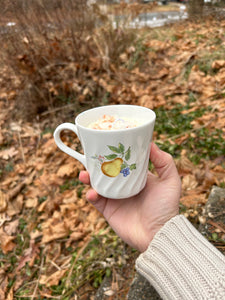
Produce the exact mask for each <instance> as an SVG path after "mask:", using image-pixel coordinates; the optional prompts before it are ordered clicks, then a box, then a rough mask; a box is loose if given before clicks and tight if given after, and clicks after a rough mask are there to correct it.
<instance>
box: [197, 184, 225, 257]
mask: <svg viewBox="0 0 225 300" xmlns="http://www.w3.org/2000/svg"><path fill="white" fill-rule="evenodd" d="M200 222H202V224H200V226H199V228H198V230H199V231H200V233H201V234H202V235H204V236H205V237H206V238H207V239H208V240H209V241H211V242H212V243H213V244H214V246H216V247H217V248H218V250H220V251H221V252H222V253H224V254H225V246H224V243H225V226H224V224H225V189H224V188H220V187H217V186H213V187H212V190H211V192H210V195H209V198H208V201H207V203H206V205H205V208H204V211H203V215H202V217H201V219H200ZM223 241H224V242H223ZM220 246H221V247H220Z"/></svg>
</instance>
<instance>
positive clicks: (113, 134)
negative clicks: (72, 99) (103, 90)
mask: <svg viewBox="0 0 225 300" xmlns="http://www.w3.org/2000/svg"><path fill="white" fill-rule="evenodd" d="M103 115H110V116H117V117H119V118H125V119H127V118H128V119H129V120H135V121H137V122H138V124H139V125H138V126H137V127H134V128H127V129H119V130H118V129H117V130H96V129H92V128H89V127H88V126H89V125H90V123H92V122H95V121H97V120H98V119H99V118H102V117H103ZM154 123H155V113H154V112H153V111H152V110H150V109H148V108H145V107H141V106H136V105H107V106H101V107H96V108H93V109H89V110H86V111H84V112H82V113H80V114H79V115H78V116H77V117H76V119H75V125H74V124H72V123H63V124H61V125H59V126H58V127H57V128H56V130H55V132H54V139H55V142H56V144H57V146H58V147H59V148H60V149H61V150H62V151H64V152H65V153H67V154H68V155H70V156H72V157H74V158H75V159H77V160H79V161H80V162H81V163H82V164H83V165H84V166H85V168H86V169H87V171H88V172H89V175H90V181H91V186H92V187H93V188H94V189H95V190H96V191H97V192H98V193H99V194H100V195H102V196H104V197H107V198H114V199H121V198H127V197H131V196H134V195H136V194H138V193H139V192H140V191H141V190H142V189H143V188H144V186H145V184H146V180H147V173H148V165H149V154H150V146H151V140H152V134H153V130H154ZM65 129H67V130H71V131H73V132H74V133H75V134H76V135H77V136H78V138H79V139H80V142H81V145H82V147H83V150H84V155H83V154H81V153H78V152H77V151H75V150H73V149H71V148H70V147H68V146H66V145H65V144H64V143H63V142H62V140H61V138H60V133H61V131H62V130H65Z"/></svg>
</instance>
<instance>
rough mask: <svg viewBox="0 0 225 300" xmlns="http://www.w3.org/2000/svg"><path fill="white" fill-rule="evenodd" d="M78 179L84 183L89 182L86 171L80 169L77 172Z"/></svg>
mask: <svg viewBox="0 0 225 300" xmlns="http://www.w3.org/2000/svg"><path fill="white" fill-rule="evenodd" d="M79 180H80V181H81V182H83V183H84V184H90V176H89V173H88V172H87V171H81V172H80V174H79Z"/></svg>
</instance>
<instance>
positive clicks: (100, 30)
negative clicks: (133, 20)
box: [0, 0, 135, 118]
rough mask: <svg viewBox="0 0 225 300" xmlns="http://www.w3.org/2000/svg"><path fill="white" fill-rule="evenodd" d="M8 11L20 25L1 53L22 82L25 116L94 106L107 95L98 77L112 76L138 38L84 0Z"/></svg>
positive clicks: (26, 1) (38, 2) (23, 1)
mask: <svg viewBox="0 0 225 300" xmlns="http://www.w3.org/2000/svg"><path fill="white" fill-rule="evenodd" d="M2 1H3V0H2ZM6 2H7V1H6ZM5 7H6V10H7V14H8V15H10V16H11V17H12V19H13V20H14V22H15V23H16V26H14V27H13V30H10V31H9V32H8V33H7V35H5V36H4V37H3V38H2V40H1V42H2V45H3V47H2V49H3V50H4V51H1V53H2V58H3V60H4V62H5V63H7V65H8V66H10V67H11V68H12V69H13V70H14V72H15V74H16V75H17V76H18V77H19V78H20V81H21V88H20V93H19V96H18V99H17V104H18V108H19V109H18V111H20V112H22V113H23V116H28V117H32V118H33V117H34V116H36V115H38V114H40V113H42V112H44V111H46V110H48V109H52V108H55V107H57V106H59V105H65V104H68V102H73V103H76V104H77V105H78V106H79V105H80V104H82V105H84V104H85V103H87V104H89V105H93V104H92V101H93V99H101V98H102V97H103V94H104V91H103V88H102V87H100V86H99V85H98V83H97V82H96V80H93V77H94V76H93V74H96V75H98V74H99V73H104V72H108V73H109V72H111V70H110V64H118V63H119V59H118V58H119V55H120V54H121V53H122V52H123V51H124V49H125V48H126V47H129V45H130V44H131V43H133V41H134V39H135V35H134V33H133V31H129V30H127V31H126V32H125V31H124V30H121V29H114V28H113V27H112V24H111V23H110V22H109V20H108V17H107V16H106V15H105V14H103V13H102V12H101V10H100V9H99V7H98V6H97V5H92V6H88V5H87V4H86V2H85V1H84V0H76V1H73V0H56V1H52V0H32V1H31V0H14V1H10V2H7V5H5ZM0 39H1V38H0ZM98 101H99V102H100V101H101V100H98ZM99 104H100V103H99ZM94 105H96V103H94Z"/></svg>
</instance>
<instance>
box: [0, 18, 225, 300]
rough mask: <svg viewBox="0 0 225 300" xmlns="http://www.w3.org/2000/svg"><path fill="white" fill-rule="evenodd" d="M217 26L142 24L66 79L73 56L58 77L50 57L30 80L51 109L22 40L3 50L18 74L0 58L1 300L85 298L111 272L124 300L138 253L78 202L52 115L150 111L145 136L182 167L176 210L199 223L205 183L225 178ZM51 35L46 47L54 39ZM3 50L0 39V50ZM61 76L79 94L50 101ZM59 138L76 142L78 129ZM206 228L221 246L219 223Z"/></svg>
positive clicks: (223, 84)
mask: <svg viewBox="0 0 225 300" xmlns="http://www.w3.org/2000/svg"><path fill="white" fill-rule="evenodd" d="M224 32H225V21H224V20H223V19H222V20H217V19H216V18H213V17H212V18H207V19H203V20H200V21H198V22H195V23H192V22H190V21H183V22H180V23H177V24H173V25H169V26H165V27H162V28H155V29H147V28H146V29H141V30H139V31H138V33H137V32H136V36H137V37H138V39H135V41H134V40H133V41H131V42H130V44H129V45H127V46H126V47H124V48H123V50H122V52H121V53H119V54H118V55H117V56H116V59H117V63H114V61H113V60H112V61H111V62H108V61H106V60H101V59H100V58H99V56H96V55H95V53H94V52H93V51H92V52H90V53H92V55H93V56H91V54H90V53H89V57H88V64H87V65H85V68H82V72H83V73H82V74H83V75H82V76H83V77H82V78H81V77H79V79H77V77H69V76H68V74H71V73H73V72H74V73H76V72H78V71H77V70H81V68H80V66H79V64H78V63H77V62H76V63H73V62H70V63H69V64H67V65H66V66H64V65H63V66H60V68H61V69H60V74H61V76H62V77H61V78H63V80H62V82H61V81H57V80H56V78H58V77H57V76H58V74H59V73H57V72H58V70H56V68H55V69H54V68H50V67H51V66H50V65H49V69H48V72H49V73H48V75H49V76H48V77H47V75H46V74H47V73H44V71H43V70H41V71H43V72H42V75H43V74H45V76H46V77H45V78H46V80H45V81H43V82H41V84H40V86H39V88H40V90H43V91H44V89H48V91H49V93H51V95H52V98H54V97H57V101H59V99H60V101H61V105H58V102H57V105H56V106H54V105H53V106H51V107H50V106H48V105H46V106H45V104H43V100H42V99H41V98H40V101H39V100H37V99H39V98H37V95H36V94H35V95H34V94H32V93H31V91H32V90H29V87H30V85H31V83H34V82H35V84H36V85H37V84H39V82H40V80H39V81H35V80H36V79H35V80H33V77H32V76H33V75H34V74H35V76H36V73H35V72H36V69H35V68H34V66H33V65H32V60H29V58H30V57H29V52H28V50H27V49H28V46H29V43H30V42H29V37H26V36H24V37H23V40H22V41H21V43H23V45H25V46H26V47H27V48H23V49H26V50H24V53H17V56H16V57H14V58H12V61H13V64H14V65H15V64H16V65H17V69H16V70H17V72H15V69H13V68H12V65H10V64H7V63H6V61H5V60H4V61H2V62H1V69H0V126H1V131H0V266H1V269H0V299H7V300H11V299H63V300H66V299H82V300H84V299H94V295H95V293H96V289H97V288H98V287H99V285H100V283H101V282H102V280H103V278H104V277H105V276H112V278H113V280H112V287H111V290H110V291H108V298H107V299H125V298H126V294H127V292H128V290H129V286H130V284H131V282H132V279H133V276H134V273H135V271H134V260H135V258H136V257H137V255H138V252H137V251H135V250H134V249H131V248H130V247H129V246H127V245H125V244H124V243H123V242H122V241H121V240H120V239H119V238H118V237H117V236H116V234H115V233H114V232H113V231H112V230H111V229H110V228H109V227H108V225H107V223H106V222H105V220H104V218H103V217H102V216H101V215H100V214H99V213H98V212H97V211H96V210H95V209H94V208H93V207H92V206H91V205H90V204H89V203H88V202H87V201H86V197H85V194H86V192H87V190H88V188H89V187H88V186H85V185H83V184H82V183H81V182H80V181H79V180H78V174H79V172H80V170H83V166H82V165H81V164H80V163H79V162H77V161H76V160H74V159H73V158H71V157H69V156H67V155H66V154H64V153H62V152H61V151H60V150H59V149H58V148H57V146H56V144H55V142H54V139H53V131H54V129H55V127H56V126H57V125H58V124H60V123H62V122H64V121H68V122H73V121H74V117H75V116H76V115H77V114H78V113H79V112H81V111H83V110H85V109H87V108H89V107H94V106H97V105H103V104H106V105H107V104H119V103H123V104H137V105H142V106H145V107H148V108H151V109H153V110H154V111H155V112H156V116H157V117H156V124H155V131H154V136H153V140H154V141H155V142H156V143H157V144H158V145H159V147H160V148H161V149H162V150H165V151H167V152H169V153H171V154H172V155H173V156H174V159H175V162H176V165H177V168H178V171H179V174H180V176H181V180H182V197H181V201H180V212H181V213H182V214H185V216H186V217H187V218H189V219H190V220H191V222H193V223H194V224H196V225H197V224H200V223H204V222H205V220H204V218H202V209H203V208H204V205H205V203H206V201H207V198H208V195H209V193H210V190H211V188H212V186H213V185H216V186H220V187H225V181H224V178H225V148H224V138H225V126H224V124H225V59H224V53H225V34H224ZM119 34H122V33H121V32H120V33H119ZM97 37H98V36H97ZM57 38H58V39H55V40H54V44H51V46H52V47H54V51H57V49H60V47H61V44H60V42H61V40H60V37H57ZM117 38H119V37H118V36H117ZM63 42H65V41H63ZM100 42H101V41H100ZM100 42H99V44H98V45H100V46H101V44H100ZM132 43H133V44H132ZM25 46H24V47H25ZM62 48H63V47H62ZM5 49H6V48H4V44H3V46H2V50H0V51H2V52H4V51H6V50H5ZM45 50H47V49H45ZM48 50H49V49H48ZM91 50H93V49H91ZM32 53H33V52H32ZM55 53H56V52H54V55H56V54H55ZM61 53H62V52H61ZM50 55H52V56H53V54H52V53H50V52H49V57H50ZM60 55H61V54H60ZM42 63H43V62H42ZM18 70H19V71H18ZM39 71H40V68H39ZM84 72H85V75H84ZM76 74H78V73H76ZM79 74H80V73H79ZM56 75H57V76H56ZM24 78H26V80H24ZM35 78H36V77H35ZM28 79H29V80H31V79H32V80H33V81H32V82H31V81H28ZM29 84H30V85H29ZM60 84H63V87H64V91H66V92H68V94H69V93H70V92H71V90H72V91H74V90H76V91H78V92H77V94H76V98H73V97H72V98H66V97H64V98H63V97H61V98H60V97H59V96H60V91H62V89H61V86H60ZM96 87H97V88H96ZM70 88H71V89H70ZM25 89H26V90H25ZM94 89H96V90H95V91H100V92H101V99H100V98H98V97H99V96H98V95H97V96H96V94H95V93H94V92H93V90H94ZM27 90H28V91H29V93H28V94H27ZM27 95H28V97H27ZM32 95H34V96H33V98H32ZM31 98H32V99H36V100H35V101H33V100H32V99H31ZM24 99H25V100H24ZM29 99H30V100H29ZM74 99H75V100H74ZM18 102H20V104H18ZM37 102H40V103H41V106H38V103H37ZM21 103H22V106H21ZM29 115H30V117H31V118H29ZM63 139H64V142H65V143H66V144H67V145H70V146H71V147H72V148H73V149H78V150H80V148H81V146H80V144H79V141H78V139H77V137H75V136H73V135H68V134H64V135H63ZM151 171H153V172H154V170H153V169H152V168H151ZM218 210H219V208H218ZM216 229H217V230H216ZM224 229H225V228H224ZM215 230H216V232H217V238H218V239H219V240H220V241H221V242H223V243H224V247H225V235H224V231H222V230H221V231H218V228H216V227H214V228H212V234H213V233H214V232H215ZM106 295H107V294H106Z"/></svg>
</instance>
